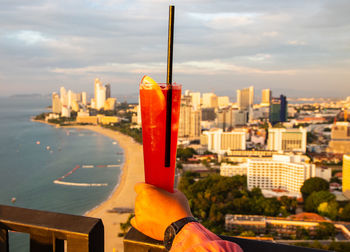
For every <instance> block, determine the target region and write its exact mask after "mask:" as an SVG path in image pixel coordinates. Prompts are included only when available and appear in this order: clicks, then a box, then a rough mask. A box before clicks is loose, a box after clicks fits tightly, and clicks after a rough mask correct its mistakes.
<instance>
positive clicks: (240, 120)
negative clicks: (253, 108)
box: [232, 110, 248, 127]
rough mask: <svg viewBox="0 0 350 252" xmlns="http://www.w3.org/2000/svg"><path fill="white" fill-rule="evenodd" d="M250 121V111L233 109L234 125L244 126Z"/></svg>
mask: <svg viewBox="0 0 350 252" xmlns="http://www.w3.org/2000/svg"><path fill="white" fill-rule="evenodd" d="M247 122H248V111H244V110H232V127H235V126H242V125H245V124H246V123H247Z"/></svg>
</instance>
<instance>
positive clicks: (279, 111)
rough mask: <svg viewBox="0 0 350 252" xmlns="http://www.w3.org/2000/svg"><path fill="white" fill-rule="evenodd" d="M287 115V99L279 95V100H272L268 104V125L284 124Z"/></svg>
mask: <svg viewBox="0 0 350 252" xmlns="http://www.w3.org/2000/svg"><path fill="white" fill-rule="evenodd" d="M287 114H288V102H287V97H286V96H284V95H281V96H280V97H279V98H272V99H271V104H270V123H271V124H272V125H274V124H276V123H278V122H286V121H287Z"/></svg>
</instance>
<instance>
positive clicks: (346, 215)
mask: <svg viewBox="0 0 350 252" xmlns="http://www.w3.org/2000/svg"><path fill="white" fill-rule="evenodd" d="M339 212H340V213H339V217H340V219H341V220H343V221H350V203H348V204H346V205H345V207H344V208H342V209H341V210H340V211H339Z"/></svg>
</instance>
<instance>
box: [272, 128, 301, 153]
mask: <svg viewBox="0 0 350 252" xmlns="http://www.w3.org/2000/svg"><path fill="white" fill-rule="evenodd" d="M306 133H307V131H306V129H304V128H299V129H294V128H293V129H285V128H270V129H269V134H268V142H267V148H268V150H274V151H296V152H302V153H305V152H306Z"/></svg>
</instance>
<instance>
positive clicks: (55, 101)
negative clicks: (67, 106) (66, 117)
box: [52, 92, 61, 114]
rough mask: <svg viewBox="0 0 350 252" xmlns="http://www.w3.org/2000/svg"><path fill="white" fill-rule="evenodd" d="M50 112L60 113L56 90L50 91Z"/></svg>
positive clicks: (59, 101) (59, 102) (58, 97)
mask: <svg viewBox="0 0 350 252" xmlns="http://www.w3.org/2000/svg"><path fill="white" fill-rule="evenodd" d="M52 113H56V114H60V113H61V100H60V96H59V95H58V94H57V93H56V92H53V93H52Z"/></svg>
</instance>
